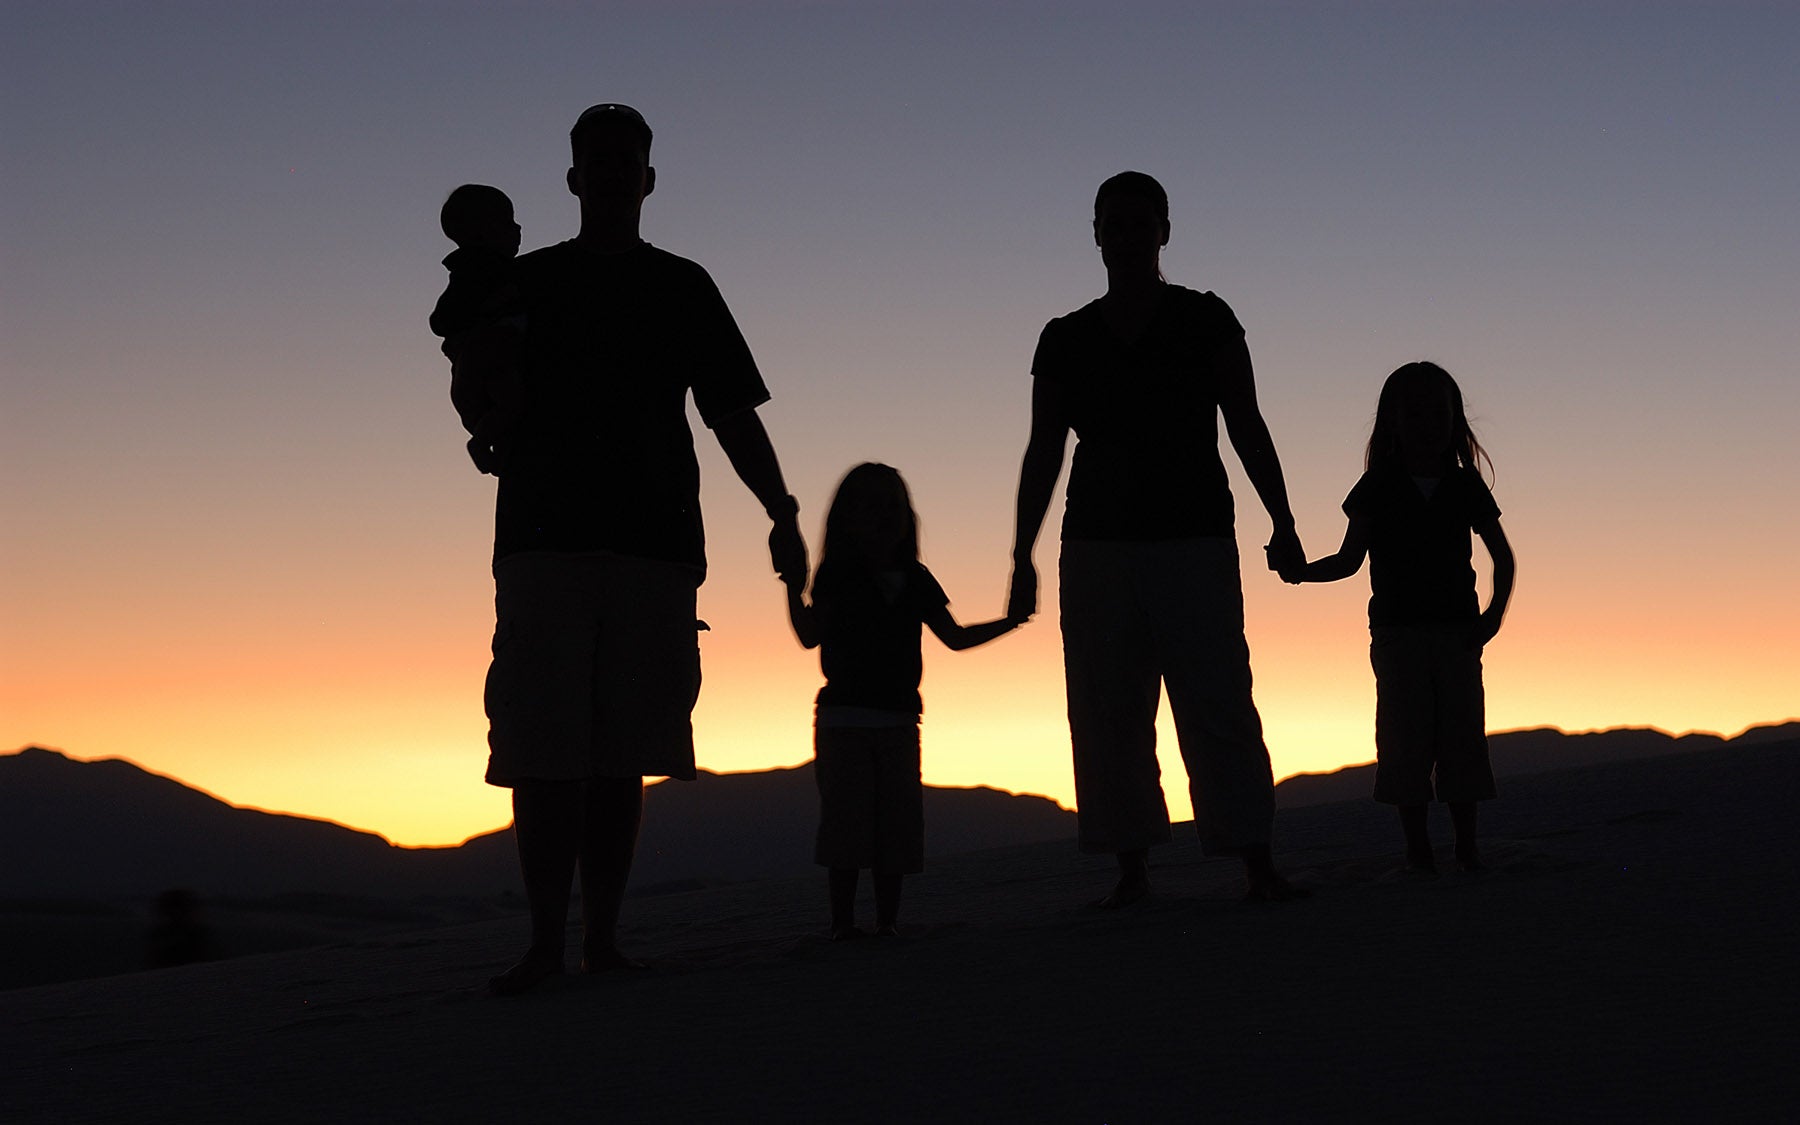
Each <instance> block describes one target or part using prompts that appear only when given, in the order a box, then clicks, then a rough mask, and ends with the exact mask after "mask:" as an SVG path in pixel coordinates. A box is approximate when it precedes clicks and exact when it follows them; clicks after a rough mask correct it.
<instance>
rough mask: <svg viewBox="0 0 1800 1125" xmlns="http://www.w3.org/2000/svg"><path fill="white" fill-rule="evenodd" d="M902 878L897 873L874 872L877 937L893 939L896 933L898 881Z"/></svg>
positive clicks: (898, 919)
mask: <svg viewBox="0 0 1800 1125" xmlns="http://www.w3.org/2000/svg"><path fill="white" fill-rule="evenodd" d="M904 878H905V876H904V875H901V874H899V873H898V872H894V873H889V872H885V871H877V872H875V933H876V935H877V936H879V937H893V936H895V934H896V933H897V932H898V931H897V929H896V927H897V926H898V925H899V922H900V880H902V879H904Z"/></svg>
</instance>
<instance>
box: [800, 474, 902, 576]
mask: <svg viewBox="0 0 1800 1125" xmlns="http://www.w3.org/2000/svg"><path fill="white" fill-rule="evenodd" d="M885 489H896V490H898V493H899V496H900V498H901V501H902V503H904V505H905V507H906V516H905V520H906V533H905V535H903V536H902V537H901V539H900V542H899V543H898V544H897V545H896V546H895V548H894V556H893V558H892V559H889V560H883V561H885V562H888V563H891V564H892V565H893V566H895V567H903V566H905V565H907V564H908V563H915V562H918V561H919V517H918V514H917V513H916V512H914V511H913V503H912V493H911V491H909V490H908V489H907V487H906V481H905V480H904V479H903V478H902V477H901V476H900V472H899V470H898V469H895V468H894V467H893V466H891V465H883V464H881V463H880V462H877V461H864V462H863V463H862V464H860V465H858V466H856V467H855V468H853V469H851V470H850V471H849V472H847V473H845V474H844V479H843V480H841V481H839V482H838V486H837V491H836V492H835V493H833V494H832V497H831V507H829V508H827V509H826V510H825V539H824V542H822V543H821V544H820V546H819V568H818V570H817V571H815V572H814V574H813V596H814V597H817V596H818V592H819V590H820V589H821V588H829V587H830V585H831V584H832V583H833V582H834V581H836V580H837V578H838V572H839V571H841V570H842V569H843V568H844V567H845V566H853V565H855V560H857V558H858V555H857V552H856V550H855V548H854V547H852V546H851V544H850V539H851V538H852V536H853V534H854V533H853V532H852V531H851V530H850V529H849V526H848V525H849V523H850V521H851V513H852V512H854V511H856V509H857V508H859V507H862V506H865V505H868V504H871V503H873V502H874V501H875V500H876V499H877V498H878V497H879V496H880V495H881V492H882V491H883V490H885Z"/></svg>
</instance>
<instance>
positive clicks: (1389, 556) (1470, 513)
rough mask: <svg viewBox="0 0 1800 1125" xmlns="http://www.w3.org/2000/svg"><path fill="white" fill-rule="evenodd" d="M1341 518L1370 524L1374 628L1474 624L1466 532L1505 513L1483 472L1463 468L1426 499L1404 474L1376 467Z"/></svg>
mask: <svg viewBox="0 0 1800 1125" xmlns="http://www.w3.org/2000/svg"><path fill="white" fill-rule="evenodd" d="M1344 513H1345V514H1346V515H1349V516H1351V517H1354V518H1360V519H1362V520H1365V521H1367V523H1368V528H1369V587H1370V589H1371V591H1372V593H1371V596H1370V598H1369V624H1370V626H1372V627H1374V626H1383V625H1432V624H1441V623H1446V622H1457V621H1472V620H1474V619H1475V617H1476V616H1478V615H1479V614H1480V612H1481V602H1480V599H1479V598H1478V597H1477V596H1476V593H1475V568H1474V566H1472V565H1471V564H1470V559H1471V558H1472V556H1473V553H1474V547H1473V541H1472V540H1471V538H1470V534H1469V533H1470V531H1471V530H1472V529H1473V528H1475V527H1477V526H1479V525H1481V524H1484V523H1487V522H1488V521H1490V520H1496V519H1499V518H1500V508H1499V506H1498V505H1496V504H1495V503H1494V497H1493V494H1492V493H1490V492H1489V491H1488V487H1487V485H1486V484H1485V483H1483V482H1482V479H1481V475H1480V474H1479V473H1477V472H1475V471H1474V470H1473V469H1466V468H1460V467H1459V468H1457V469H1456V470H1454V471H1453V472H1450V473H1448V474H1446V475H1445V476H1443V477H1442V478H1440V479H1439V481H1438V484H1437V488H1436V489H1434V490H1433V491H1432V494H1431V496H1430V498H1429V499H1427V498H1426V496H1425V493H1424V492H1423V491H1421V490H1420V488H1419V486H1418V484H1417V483H1415V482H1414V481H1413V478H1412V477H1411V476H1409V475H1407V473H1406V472H1405V470H1404V469H1401V468H1398V467H1394V466H1387V467H1377V468H1374V469H1371V470H1369V471H1368V472H1366V473H1364V474H1363V476H1362V479H1361V480H1359V481H1357V482H1356V487H1355V488H1352V489H1351V490H1350V495H1349V496H1347V497H1345V498H1344Z"/></svg>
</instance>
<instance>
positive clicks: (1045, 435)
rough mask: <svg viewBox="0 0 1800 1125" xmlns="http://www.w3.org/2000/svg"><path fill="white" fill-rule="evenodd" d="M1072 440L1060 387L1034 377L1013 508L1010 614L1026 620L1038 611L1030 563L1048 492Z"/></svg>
mask: <svg viewBox="0 0 1800 1125" xmlns="http://www.w3.org/2000/svg"><path fill="white" fill-rule="evenodd" d="M1068 445H1069V414H1068V408H1067V407H1066V406H1065V405H1064V402H1063V390H1062V387H1061V386H1059V385H1058V384H1056V383H1054V382H1052V381H1050V380H1048V379H1034V380H1032V384H1031V437H1030V438H1029V439H1028V440H1027V441H1026V444H1025V460H1024V462H1023V463H1022V464H1021V465H1020V466H1019V498H1018V504H1017V506H1016V509H1015V511H1014V520H1015V522H1014V525H1013V549H1012V558H1013V572H1012V588H1011V593H1010V594H1009V595H1008V597H1007V604H1006V615H1007V617H1008V618H1015V619H1018V620H1024V619H1025V618H1027V617H1030V616H1031V615H1032V614H1034V613H1036V612H1037V567H1035V566H1034V565H1032V561H1031V552H1032V549H1033V548H1034V547H1036V546H1037V538H1038V532H1040V531H1041V530H1043V527H1044V514H1045V513H1046V512H1048V511H1049V510H1050V498H1051V497H1052V496H1053V495H1055V493H1056V480H1057V478H1058V477H1060V476H1061V475H1062V467H1063V458H1064V456H1065V455H1066V454H1067V452H1068Z"/></svg>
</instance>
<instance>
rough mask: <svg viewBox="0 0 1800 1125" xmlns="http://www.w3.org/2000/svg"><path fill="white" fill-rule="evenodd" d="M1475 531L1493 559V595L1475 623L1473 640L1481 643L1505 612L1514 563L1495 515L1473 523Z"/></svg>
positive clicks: (1494, 630)
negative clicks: (1483, 521) (1484, 521)
mask: <svg viewBox="0 0 1800 1125" xmlns="http://www.w3.org/2000/svg"><path fill="white" fill-rule="evenodd" d="M1475 534H1477V535H1479V536H1481V545H1482V546H1484V547H1486V548H1487V552H1488V557H1489V558H1491V559H1493V560H1494V596H1493V597H1491V598H1489V599H1488V607H1487V608H1486V609H1485V610H1483V611H1482V613H1481V617H1480V618H1478V619H1477V622H1476V625H1475V643H1476V644H1477V645H1485V644H1487V643H1488V642H1489V641H1491V640H1493V639H1494V635H1495V634H1496V633H1498V632H1500V622H1501V620H1502V619H1503V618H1505V616H1506V604H1507V603H1508V602H1510V601H1512V592H1513V575H1514V573H1515V571H1516V567H1515V564H1514V560H1513V549H1512V544H1511V543H1508V542H1507V541H1506V532H1504V531H1502V530H1501V529H1500V521H1499V519H1497V518H1496V519H1491V520H1488V521H1487V522H1486V523H1481V524H1476V525H1475Z"/></svg>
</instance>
